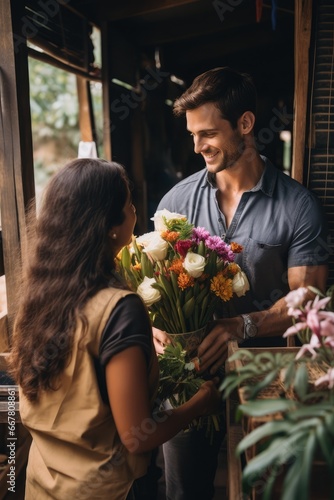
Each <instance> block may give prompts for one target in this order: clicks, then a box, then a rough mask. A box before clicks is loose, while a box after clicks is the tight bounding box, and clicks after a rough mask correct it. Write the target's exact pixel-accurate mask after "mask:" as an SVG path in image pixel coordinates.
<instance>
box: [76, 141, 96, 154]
mask: <svg viewBox="0 0 334 500" xmlns="http://www.w3.org/2000/svg"><path fill="white" fill-rule="evenodd" d="M78 158H97V152H96V144H95V142H94V141H92V142H85V141H80V142H79V148H78Z"/></svg>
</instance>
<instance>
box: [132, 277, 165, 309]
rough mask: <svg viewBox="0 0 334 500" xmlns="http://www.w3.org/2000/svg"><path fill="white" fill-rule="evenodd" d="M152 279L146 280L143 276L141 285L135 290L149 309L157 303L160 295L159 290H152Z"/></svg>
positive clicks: (153, 281)
mask: <svg viewBox="0 0 334 500" xmlns="http://www.w3.org/2000/svg"><path fill="white" fill-rule="evenodd" d="M155 282H156V281H155V279H154V278H148V277H147V276H145V278H144V279H143V281H142V282H141V284H140V285H139V286H138V288H137V293H138V295H140V296H141V298H142V299H143V301H144V302H145V304H146V305H147V307H150V306H151V305H152V304H154V303H155V302H159V300H160V299H161V295H160V292H159V290H157V289H156V288H153V287H152V286H151V285H153V283H155Z"/></svg>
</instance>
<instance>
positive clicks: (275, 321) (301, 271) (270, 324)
mask: <svg viewBox="0 0 334 500" xmlns="http://www.w3.org/2000/svg"><path fill="white" fill-rule="evenodd" d="M327 274H328V268H327V266H325V265H323V266H300V267H292V268H290V269H288V281H289V287H290V290H296V289H297V288H299V287H308V286H313V287H315V288H317V289H319V290H320V291H321V292H325V290H326V281H327ZM313 296H314V295H313V294H311V292H310V293H309V295H308V296H307V298H306V301H307V300H309V299H310V298H312V297H313ZM250 316H251V318H252V320H253V322H254V323H255V324H256V325H257V327H258V333H257V337H275V336H277V335H283V333H284V332H285V331H286V330H287V328H288V327H289V326H291V316H288V314H287V306H286V302H285V298H284V297H283V298H282V299H280V300H278V301H277V302H276V303H275V304H274V305H273V306H272V307H270V308H269V309H267V310H265V311H257V312H255V311H254V312H252V313H250ZM243 329H244V324H243V319H242V318H241V317H240V316H237V317H235V318H227V319H220V320H216V321H215V325H214V327H213V328H212V330H211V331H210V333H209V334H208V335H207V337H206V338H205V339H204V340H203V342H202V343H201V345H200V346H199V348H198V356H199V358H200V361H201V371H202V370H203V371H205V370H207V369H210V372H211V373H215V372H216V371H217V369H218V368H219V367H220V366H221V365H222V364H223V363H224V362H225V360H226V356H227V341H228V340H231V339H232V338H236V339H240V340H241V339H243Z"/></svg>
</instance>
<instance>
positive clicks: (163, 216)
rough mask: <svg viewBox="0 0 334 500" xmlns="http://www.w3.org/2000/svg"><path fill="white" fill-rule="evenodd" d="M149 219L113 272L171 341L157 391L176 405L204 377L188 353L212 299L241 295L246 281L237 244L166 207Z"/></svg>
mask: <svg viewBox="0 0 334 500" xmlns="http://www.w3.org/2000/svg"><path fill="white" fill-rule="evenodd" d="M152 220H153V221H154V227H155V230H154V231H152V232H150V233H146V234H144V235H142V236H139V237H137V238H136V237H133V239H132V243H131V245H129V246H127V247H124V248H123V249H122V251H121V252H120V254H119V256H118V271H119V273H120V274H121V275H122V276H123V278H124V279H125V280H126V282H127V283H128V285H129V287H130V288H131V289H132V290H134V291H136V292H137V293H138V294H139V295H140V296H141V297H142V299H143V301H144V303H145V304H146V305H147V307H148V311H149V315H150V317H151V321H152V325H153V326H155V327H156V328H159V329H160V330H163V331H166V332H167V333H168V334H169V335H170V338H171V341H172V342H171V344H170V345H169V346H167V347H166V348H165V351H164V354H163V355H159V366H160V393H159V396H160V399H161V400H165V399H168V398H169V399H170V401H171V402H172V404H173V405H174V406H177V405H178V404H182V403H183V402H184V401H186V400H187V399H189V398H190V397H191V396H192V395H193V394H194V393H195V392H196V391H197V390H198V388H199V386H200V385H201V383H203V382H204V380H203V378H201V377H199V376H198V373H197V371H198V364H197V363H196V359H192V357H193V356H196V348H197V346H198V344H199V343H200V342H201V340H202V338H203V335H204V334H205V327H206V326H207V324H208V323H209V322H210V321H211V320H212V319H213V314H214V311H215V309H216V307H217V304H218V303H219V302H221V301H223V302H227V301H229V300H230V299H231V298H232V296H233V294H236V295H237V296H241V295H244V294H245V293H246V291H247V290H248V289H249V284H248V280H247V277H246V275H245V274H244V273H243V272H242V270H241V269H240V267H239V265H238V264H236V263H235V262H234V259H235V255H236V254H237V253H239V252H241V250H242V247H241V245H239V244H237V243H231V244H230V245H229V244H227V243H225V242H224V241H223V240H222V239H221V238H220V237H219V236H211V235H210V234H209V233H208V231H206V230H205V229H204V228H202V227H194V225H193V224H191V223H190V222H189V221H188V219H187V217H186V216H184V215H180V214H177V213H171V212H169V211H168V210H160V211H158V212H156V213H155V215H154V217H153V219H152ZM199 330H200V331H201V335H200V336H196V333H195V332H198V331H199ZM188 336H190V342H188V341H187V342H186V343H185V338H186V337H188ZM190 345H191V349H190V347H189V346H190Z"/></svg>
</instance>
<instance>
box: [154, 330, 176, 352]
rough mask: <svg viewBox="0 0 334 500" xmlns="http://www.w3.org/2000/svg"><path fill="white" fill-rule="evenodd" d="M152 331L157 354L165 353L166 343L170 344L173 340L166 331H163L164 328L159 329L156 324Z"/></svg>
mask: <svg viewBox="0 0 334 500" xmlns="http://www.w3.org/2000/svg"><path fill="white" fill-rule="evenodd" d="M152 333H153V343H154V347H155V352H156V353H157V354H163V352H164V349H165V347H166V345H167V344H170V342H171V341H170V338H169V337H168V335H167V333H166V332H163V331H162V330H159V329H158V328H155V327H154V326H152Z"/></svg>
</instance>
